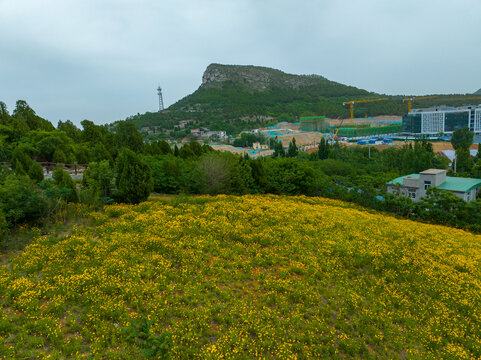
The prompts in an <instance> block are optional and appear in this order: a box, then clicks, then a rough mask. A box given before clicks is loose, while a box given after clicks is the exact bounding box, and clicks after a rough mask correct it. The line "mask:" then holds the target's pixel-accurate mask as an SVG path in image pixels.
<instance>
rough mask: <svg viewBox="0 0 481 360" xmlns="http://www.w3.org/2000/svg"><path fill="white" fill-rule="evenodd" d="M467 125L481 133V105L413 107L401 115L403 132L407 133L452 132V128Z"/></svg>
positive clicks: (476, 132)
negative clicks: (407, 112)
mask: <svg viewBox="0 0 481 360" xmlns="http://www.w3.org/2000/svg"><path fill="white" fill-rule="evenodd" d="M462 127H468V128H469V129H470V130H471V131H472V132H474V133H475V134H481V106H480V105H478V106H474V105H473V106H463V107H459V108H455V107H435V108H427V109H413V110H411V112H410V113H409V114H405V115H404V116H403V130H402V131H403V133H405V134H409V135H426V136H429V135H439V134H452V133H453V131H454V130H456V129H459V128H462Z"/></svg>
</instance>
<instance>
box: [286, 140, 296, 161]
mask: <svg viewBox="0 0 481 360" xmlns="http://www.w3.org/2000/svg"><path fill="white" fill-rule="evenodd" d="M297 153H298V150H297V145H296V138H292V140H291V142H290V143H289V149H288V150H287V157H296V156H297Z"/></svg>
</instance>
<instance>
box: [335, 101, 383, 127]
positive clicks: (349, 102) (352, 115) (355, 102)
mask: <svg viewBox="0 0 481 360" xmlns="http://www.w3.org/2000/svg"><path fill="white" fill-rule="evenodd" d="M384 100H389V98H381V99H368V100H351V101H346V102H343V103H342V105H347V104H349V109H350V110H351V124H352V122H353V119H354V104H360V103H368V102H374V101H384Z"/></svg>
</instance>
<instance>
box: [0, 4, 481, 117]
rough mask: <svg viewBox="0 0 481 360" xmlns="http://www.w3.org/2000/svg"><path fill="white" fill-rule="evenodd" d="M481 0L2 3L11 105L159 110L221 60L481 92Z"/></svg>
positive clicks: (80, 113) (91, 111)
mask: <svg viewBox="0 0 481 360" xmlns="http://www.w3.org/2000/svg"><path fill="white" fill-rule="evenodd" d="M480 13H481V1H479V0H449V1H448V0H423V1H419V0H402V1H401V0H399V1H398V0H362V1H361V0H343V1H339V0H317V1H314V0H298V1H292V0H289V1H287V0H203V1H194V0H163V1H159V0H43V1H38V0H0V34H1V35H0V101H3V102H5V103H6V104H7V107H8V109H9V110H10V112H11V111H13V109H14V108H15V102H16V101H17V100H18V99H22V100H26V101H27V102H28V103H29V105H30V106H31V107H32V108H33V109H34V110H35V111H36V113H37V114H38V115H39V116H42V117H44V118H46V119H48V120H50V121H51V122H52V123H53V124H54V125H57V123H58V121H59V120H62V121H66V120H71V121H73V122H74V123H75V124H77V125H78V124H80V121H82V120H84V119H89V120H92V121H94V122H95V123H97V124H104V123H110V122H113V121H116V120H122V119H125V118H127V117H128V116H131V115H135V114H137V113H140V114H142V113H145V112H148V111H151V112H153V111H157V110H158V97H157V90H156V89H157V87H158V86H159V85H160V86H161V88H162V92H163V98H164V105H165V107H167V106H169V105H171V104H173V103H175V102H176V101H178V100H180V99H181V98H183V97H185V96H187V95H189V94H191V93H192V92H194V91H195V90H196V89H197V88H198V87H199V86H200V85H201V82H202V74H203V72H204V70H205V68H206V67H207V66H208V65H209V64H210V63H221V64H236V65H258V66H267V67H272V68H275V69H279V70H282V71H284V72H287V73H291V74H317V75H322V76H324V77H326V78H328V79H329V80H333V81H337V82H341V83H344V84H347V85H353V86H356V87H359V88H363V89H366V90H369V91H375V92H378V93H382V94H389V95H398V94H399V95H403V94H404V95H425V94H433V93H436V94H452V93H461V94H465V93H472V92H474V91H476V90H478V89H479V88H481V66H480V59H481V21H480V18H479V14H480Z"/></svg>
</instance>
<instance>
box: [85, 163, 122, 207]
mask: <svg viewBox="0 0 481 360" xmlns="http://www.w3.org/2000/svg"><path fill="white" fill-rule="evenodd" d="M113 179H114V172H113V170H112V169H111V168H110V164H109V162H108V161H107V160H103V161H101V162H98V163H97V162H92V163H90V164H89V167H88V169H87V170H86V171H85V172H84V174H83V179H82V184H83V186H84V189H85V192H84V193H85V194H86V195H87V196H86V197H87V198H86V201H87V202H88V203H90V204H98V203H107V204H108V203H111V202H112V201H113Z"/></svg>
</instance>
